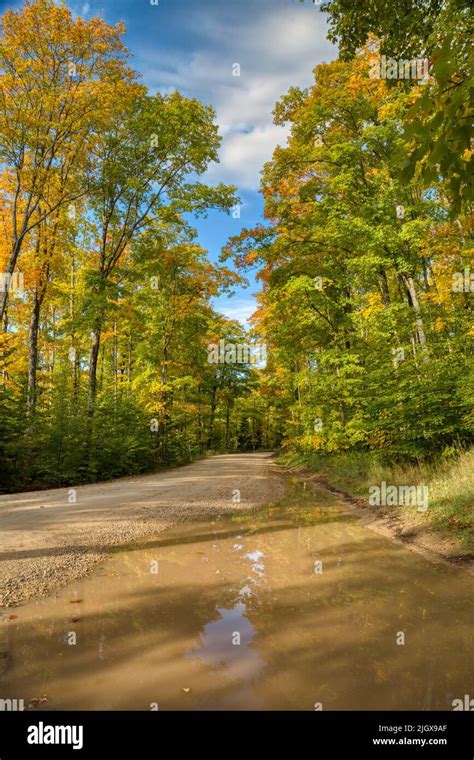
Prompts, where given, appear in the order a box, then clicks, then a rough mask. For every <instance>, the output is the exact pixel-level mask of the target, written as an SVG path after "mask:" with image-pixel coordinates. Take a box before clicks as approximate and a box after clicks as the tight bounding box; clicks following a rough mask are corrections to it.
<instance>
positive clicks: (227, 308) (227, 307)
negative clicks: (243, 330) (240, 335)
mask: <svg viewBox="0 0 474 760" xmlns="http://www.w3.org/2000/svg"><path fill="white" fill-rule="evenodd" d="M214 308H215V310H216V311H217V312H218V313H219V314H223V315H224V316H225V317H227V318H228V319H236V320H238V321H239V322H240V323H241V324H243V325H244V327H247V328H248V327H249V326H250V324H249V320H250V317H251V316H252V314H253V313H254V311H255V309H256V308H257V304H256V302H255V300H254V299H253V298H248V297H247V298H239V297H235V296H234V297H233V298H227V299H225V300H224V299H222V298H219V299H216V300H215V302H214Z"/></svg>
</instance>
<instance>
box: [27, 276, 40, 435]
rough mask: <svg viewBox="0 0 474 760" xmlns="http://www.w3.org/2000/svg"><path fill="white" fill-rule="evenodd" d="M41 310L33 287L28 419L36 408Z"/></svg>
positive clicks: (29, 350) (29, 339)
mask: <svg viewBox="0 0 474 760" xmlns="http://www.w3.org/2000/svg"><path fill="white" fill-rule="evenodd" d="M40 311H41V300H40V298H39V296H38V290H37V288H35V292H34V301H33V309H32V312H31V319H30V330H29V336H28V399H27V410H28V417H29V418H30V420H31V419H32V418H33V415H34V413H35V408H36V389H37V383H36V380H37V377H36V375H37V367H38V333H39V321H40Z"/></svg>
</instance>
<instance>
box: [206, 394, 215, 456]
mask: <svg viewBox="0 0 474 760" xmlns="http://www.w3.org/2000/svg"><path fill="white" fill-rule="evenodd" d="M216 408H217V383H216V382H215V383H214V385H213V386H212V396H211V416H210V418H209V427H208V431H207V444H206V448H207V450H209V449H210V448H211V446H212V439H213V437H214V422H215V419H216Z"/></svg>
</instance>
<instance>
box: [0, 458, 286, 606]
mask: <svg viewBox="0 0 474 760" xmlns="http://www.w3.org/2000/svg"><path fill="white" fill-rule="evenodd" d="M276 469H277V468H276V467H275V465H274V464H273V461H272V458H271V454H269V453H258V454H226V455H221V456H215V457H212V458H209V459H203V460H200V461H198V462H195V463H194V464H191V465H187V466H185V467H179V468H176V469H173V470H168V471H167V472H161V473H156V474H152V475H141V476H135V477H129V478H121V479H119V480H113V481H109V482H106V483H95V484H91V485H85V486H77V487H75V488H74V489H70V488H56V489H53V490H49V491H31V492H29V493H21V494H15V495H8V496H0V560H1V561H0V608H2V607H3V608H5V607H14V606H15V605H17V604H21V603H22V602H25V601H26V600H28V599H31V598H32V597H39V596H45V595H47V594H50V593H51V592H52V591H54V589H56V588H58V587H59V586H63V585H65V584H66V583H68V582H69V581H71V580H74V579H76V578H82V577H84V576H85V575H87V574H88V572H89V571H90V570H91V568H92V567H93V566H94V565H96V564H97V562H99V561H101V560H102V559H104V557H105V555H106V554H107V552H109V551H111V550H112V549H113V548H114V547H119V546H125V545H127V544H130V543H131V542H134V541H138V540H139V539H141V538H143V537H145V536H150V535H156V534H158V533H160V532H161V531H163V530H164V529H165V528H168V527H170V526H171V525H176V524H177V523H179V522H183V521H187V520H199V519H203V518H206V517H209V516H212V515H217V514H229V513H232V512H236V511H239V510H246V509H252V508H255V507H257V506H261V505H264V504H266V503H268V502H269V501H272V500H273V499H278V498H280V497H281V496H282V495H283V494H284V491H285V480H284V478H283V477H282V476H281V475H279V474H277V472H276ZM237 491H239V492H240V501H238V498H239V494H237Z"/></svg>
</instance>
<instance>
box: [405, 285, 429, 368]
mask: <svg viewBox="0 0 474 760" xmlns="http://www.w3.org/2000/svg"><path fill="white" fill-rule="evenodd" d="M404 281H405V284H406V288H407V292H408V294H409V302H410V305H411V307H412V308H413V311H414V312H415V322H416V331H417V334H418V340H419V342H420V345H421V348H422V351H423V354H424V356H423V361H428V345H427V341H426V332H425V326H424V323H423V317H422V315H421V308H420V302H419V300H418V294H417V292H416V286H415V281H414V279H413V276H412V275H407V276H406V277H404Z"/></svg>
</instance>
